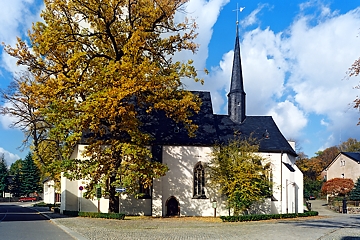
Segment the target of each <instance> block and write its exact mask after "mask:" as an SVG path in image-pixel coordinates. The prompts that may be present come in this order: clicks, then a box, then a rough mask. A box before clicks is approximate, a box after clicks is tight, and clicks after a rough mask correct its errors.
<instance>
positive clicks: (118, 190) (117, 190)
mask: <svg viewBox="0 0 360 240" xmlns="http://www.w3.org/2000/svg"><path fill="white" fill-rule="evenodd" d="M125 190H126V188H120V187H117V188H115V192H125Z"/></svg>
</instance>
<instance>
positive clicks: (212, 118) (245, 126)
mask: <svg viewBox="0 0 360 240" xmlns="http://www.w3.org/2000/svg"><path fill="white" fill-rule="evenodd" d="M193 93H194V94H197V95H198V96H199V97H200V98H201V100H202V106H201V110H200V112H199V114H196V115H194V116H192V117H191V119H192V120H193V122H194V123H195V124H196V125H198V130H197V131H196V133H195V134H196V136H195V137H192V138H191V137H189V136H188V133H187V131H186V129H185V128H184V127H183V126H182V125H181V124H178V125H176V124H175V122H174V121H172V120H170V119H168V118H166V117H165V115H164V114H160V113H157V114H152V116H146V117H144V118H143V119H142V121H143V122H145V124H144V127H143V130H144V131H146V132H148V133H150V134H151V135H152V136H153V137H154V141H153V144H154V145H177V146H189V145H190V146H194V145H198V146H213V145H214V144H216V143H220V144H222V143H227V142H229V140H231V139H233V138H234V137H235V136H238V134H241V136H246V137H249V136H250V135H252V136H253V137H254V138H256V139H258V140H260V149H259V150H260V152H279V153H280V152H284V153H290V154H292V155H295V156H296V153H295V151H294V150H293V148H292V147H291V146H290V144H289V143H288V141H287V140H286V139H285V138H284V136H283V135H282V133H281V132H280V130H279V129H278V127H277V126H276V124H275V122H274V120H273V118H272V117H271V116H247V117H246V119H245V121H244V122H242V123H241V124H238V123H234V122H233V121H232V120H231V119H230V118H229V116H228V115H217V114H213V111H212V102H211V96H210V93H209V92H193Z"/></svg>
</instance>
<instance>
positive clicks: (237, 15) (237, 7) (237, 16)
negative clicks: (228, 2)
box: [233, 3, 245, 25]
mask: <svg viewBox="0 0 360 240" xmlns="http://www.w3.org/2000/svg"><path fill="white" fill-rule="evenodd" d="M244 9H245V7H240V8H239V4H238V3H237V4H236V9H235V10H233V11H236V25H238V24H239V12H242V11H243V10H244Z"/></svg>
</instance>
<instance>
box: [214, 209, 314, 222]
mask: <svg viewBox="0 0 360 240" xmlns="http://www.w3.org/2000/svg"><path fill="white" fill-rule="evenodd" d="M318 214H319V213H318V212H315V211H309V212H304V213H285V214H259V215H239V216H221V217H220V219H221V220H222V221H223V222H249V221H260V220H270V219H284V218H297V217H310V216H317V215H318Z"/></svg>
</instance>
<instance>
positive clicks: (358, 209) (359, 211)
mask: <svg viewBox="0 0 360 240" xmlns="http://www.w3.org/2000/svg"><path fill="white" fill-rule="evenodd" d="M347 213H348V214H360V207H348V208H347Z"/></svg>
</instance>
